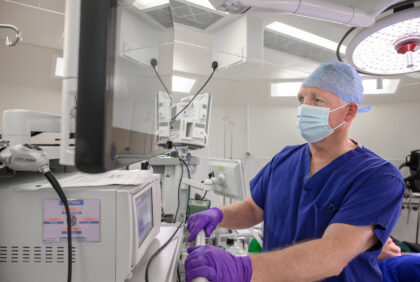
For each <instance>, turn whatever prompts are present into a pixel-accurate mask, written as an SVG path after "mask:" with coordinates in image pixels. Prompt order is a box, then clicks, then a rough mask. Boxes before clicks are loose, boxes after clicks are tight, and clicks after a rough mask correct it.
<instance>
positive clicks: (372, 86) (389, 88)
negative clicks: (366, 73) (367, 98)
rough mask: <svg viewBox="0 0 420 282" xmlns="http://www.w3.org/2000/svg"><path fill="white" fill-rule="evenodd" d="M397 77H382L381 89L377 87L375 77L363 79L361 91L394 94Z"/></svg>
mask: <svg viewBox="0 0 420 282" xmlns="http://www.w3.org/2000/svg"><path fill="white" fill-rule="evenodd" d="M399 84H400V80H399V79H383V87H382V89H378V88H377V80H376V79H364V80H363V93H364V94H394V93H395V92H396V91H397V88H398V85H399Z"/></svg>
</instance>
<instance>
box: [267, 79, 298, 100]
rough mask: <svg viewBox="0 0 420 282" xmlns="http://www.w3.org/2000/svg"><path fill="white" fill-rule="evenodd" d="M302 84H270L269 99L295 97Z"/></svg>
mask: <svg viewBox="0 0 420 282" xmlns="http://www.w3.org/2000/svg"><path fill="white" fill-rule="evenodd" d="M301 85H302V82H300V81H298V82H278V83H271V97H296V96H297V94H298V92H299V89H300V87H301Z"/></svg>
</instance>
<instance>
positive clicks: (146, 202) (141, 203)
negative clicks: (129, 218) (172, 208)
mask: <svg viewBox="0 0 420 282" xmlns="http://www.w3.org/2000/svg"><path fill="white" fill-rule="evenodd" d="M152 197H153V196H152V189H149V190H148V191H146V192H145V193H143V194H142V195H140V196H139V197H137V199H136V219H137V236H138V237H137V242H138V245H137V248H139V247H140V246H141V244H142V243H143V241H144V239H146V237H147V235H149V233H150V231H151V230H152V228H153V198H152Z"/></svg>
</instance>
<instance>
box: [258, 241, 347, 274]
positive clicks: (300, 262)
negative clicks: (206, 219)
mask: <svg viewBox="0 0 420 282" xmlns="http://www.w3.org/2000/svg"><path fill="white" fill-rule="evenodd" d="M340 249H341V246H340V245H339V244H338V243H337V242H334V241H326V240H322V239H317V240H312V241H308V242H305V243H302V244H298V245H294V246H292V247H289V248H286V249H282V250H278V251H273V252H268V253H263V254H260V255H254V256H251V262H252V281H253V282H257V281H317V280H321V279H323V278H326V277H330V276H335V275H338V274H340V273H341V271H342V270H343V268H344V267H345V266H346V265H347V263H348V261H347V260H346V259H345V257H346V256H343V254H342V253H340Z"/></svg>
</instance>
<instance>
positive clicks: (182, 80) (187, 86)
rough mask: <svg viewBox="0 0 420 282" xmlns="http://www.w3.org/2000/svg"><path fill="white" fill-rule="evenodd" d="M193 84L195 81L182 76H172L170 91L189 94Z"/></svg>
mask: <svg viewBox="0 0 420 282" xmlns="http://www.w3.org/2000/svg"><path fill="white" fill-rule="evenodd" d="M194 84H195V79H191V78H186V77H182V76H176V75H174V76H172V91H173V92H182V93H190V91H191V89H192V88H193V86H194Z"/></svg>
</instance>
